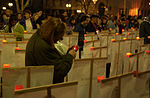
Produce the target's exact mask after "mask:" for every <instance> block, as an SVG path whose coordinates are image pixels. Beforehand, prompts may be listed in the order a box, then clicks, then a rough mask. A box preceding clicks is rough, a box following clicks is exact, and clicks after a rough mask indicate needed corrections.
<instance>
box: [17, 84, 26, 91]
mask: <svg viewBox="0 0 150 98" xmlns="http://www.w3.org/2000/svg"><path fill="white" fill-rule="evenodd" d="M21 89H24V86H23V85H15V91H16V90H21Z"/></svg>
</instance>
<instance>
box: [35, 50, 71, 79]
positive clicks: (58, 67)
mask: <svg viewBox="0 0 150 98" xmlns="http://www.w3.org/2000/svg"><path fill="white" fill-rule="evenodd" d="M37 50H38V49H37ZM37 52H39V53H37V54H36V53H35V54H36V58H37V59H36V60H37V62H38V64H40V65H43V64H44V65H54V66H55V67H54V68H55V72H56V76H57V75H58V76H60V77H65V76H66V75H67V73H68V72H69V70H70V69H71V66H72V62H73V59H74V57H73V56H72V55H70V54H66V55H63V56H61V55H59V53H58V51H57V50H56V49H53V48H46V49H40V51H37Z"/></svg>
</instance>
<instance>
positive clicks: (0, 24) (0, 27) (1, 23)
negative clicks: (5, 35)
mask: <svg viewBox="0 0 150 98" xmlns="http://www.w3.org/2000/svg"><path fill="white" fill-rule="evenodd" d="M0 31H1V32H4V31H5V25H4V20H3V18H2V17H0Z"/></svg>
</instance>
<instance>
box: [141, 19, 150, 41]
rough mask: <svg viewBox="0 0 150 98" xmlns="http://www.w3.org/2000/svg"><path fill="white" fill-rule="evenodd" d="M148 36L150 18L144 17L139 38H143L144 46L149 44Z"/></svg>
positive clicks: (149, 32)
mask: <svg viewBox="0 0 150 98" xmlns="http://www.w3.org/2000/svg"><path fill="white" fill-rule="evenodd" d="M148 36H150V17H145V18H144V21H143V22H142V23H141V25H140V29H139V37H140V38H142V37H143V38H144V44H150V39H149V38H148Z"/></svg>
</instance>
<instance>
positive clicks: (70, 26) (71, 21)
mask: <svg viewBox="0 0 150 98" xmlns="http://www.w3.org/2000/svg"><path fill="white" fill-rule="evenodd" d="M75 23H76V19H75V17H74V16H71V17H70V19H69V23H68V24H67V28H66V34H67V35H70V34H72V32H73V30H74V28H75Z"/></svg>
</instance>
